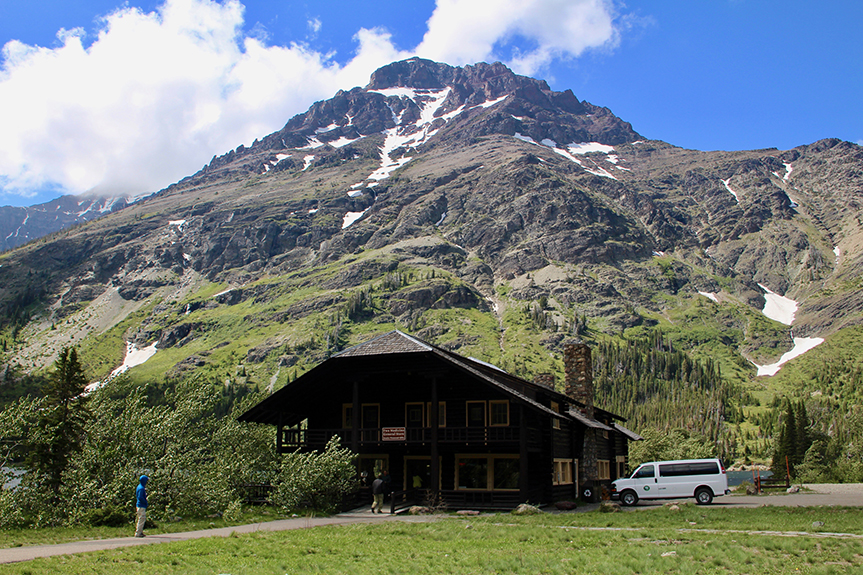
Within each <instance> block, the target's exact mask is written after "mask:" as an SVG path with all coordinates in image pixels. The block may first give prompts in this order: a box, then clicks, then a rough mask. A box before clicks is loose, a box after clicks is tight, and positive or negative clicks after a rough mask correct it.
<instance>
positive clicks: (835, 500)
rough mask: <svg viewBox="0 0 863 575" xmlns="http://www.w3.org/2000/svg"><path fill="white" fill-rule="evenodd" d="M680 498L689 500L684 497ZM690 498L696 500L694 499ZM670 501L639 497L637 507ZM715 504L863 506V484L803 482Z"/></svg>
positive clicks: (717, 499) (737, 505)
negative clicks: (792, 488) (794, 490)
mask: <svg viewBox="0 0 863 575" xmlns="http://www.w3.org/2000/svg"><path fill="white" fill-rule="evenodd" d="M681 501H687V500H686V499H681ZM688 501H694V500H692V499H690V500H688ZM666 503H667V501H639V502H638V507H655V506H659V505H665V504H666ZM713 505H714V506H716V507H761V506H762V505H777V506H785V507H815V506H819V505H829V506H848V507H863V484H861V483H830V484H827V483H820V484H812V485H808V484H807V485H804V486H803V489H802V490H801V491H800V492H799V493H785V491H784V490H776V489H772V490H771V494H769V495H768V494H765V495H730V496H727V497H717V498H715V499H714V500H713Z"/></svg>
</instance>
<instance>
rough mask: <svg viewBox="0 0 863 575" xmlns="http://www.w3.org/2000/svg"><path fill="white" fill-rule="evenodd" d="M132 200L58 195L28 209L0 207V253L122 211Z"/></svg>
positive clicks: (133, 199)
mask: <svg viewBox="0 0 863 575" xmlns="http://www.w3.org/2000/svg"><path fill="white" fill-rule="evenodd" d="M136 199H137V198H134V197H127V196H123V197H111V198H102V197H86V196H60V197H59V198H57V199H55V200H51V201H50V202H45V203H44V204H37V205H34V206H28V207H23V208H19V207H14V206H0V251H6V250H11V249H12V248H15V247H18V246H21V245H24V244H26V243H27V242H29V241H31V240H35V239H37V238H41V237H43V236H47V235H48V234H52V233H54V232H59V231H60V230H63V229H66V228H68V227H71V226H74V225H76V224H81V223H84V222H89V221H90V220H93V219H96V218H99V217H102V216H104V215H105V214H110V213H113V212H116V211H118V210H122V209H123V208H125V207H126V206H128V205H129V204H131V203H133V202H134V201H136Z"/></svg>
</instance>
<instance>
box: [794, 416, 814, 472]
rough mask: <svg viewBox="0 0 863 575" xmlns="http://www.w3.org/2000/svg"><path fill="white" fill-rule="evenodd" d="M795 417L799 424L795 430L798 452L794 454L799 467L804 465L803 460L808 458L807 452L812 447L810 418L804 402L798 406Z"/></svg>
mask: <svg viewBox="0 0 863 575" xmlns="http://www.w3.org/2000/svg"><path fill="white" fill-rule="evenodd" d="M794 417H795V421H796V423H797V427H796V429H795V443H796V445H795V448H796V450H795V453H794V463H795V464H796V465H799V464H801V463H803V460H804V459H805V458H806V452H807V451H808V450H809V446H811V445H812V438H811V435H810V433H809V425H810V424H809V417H808V416H807V414H806V404H805V403H804V402H803V400H800V403H799V404H798V405H797V410H796V413H795V416H794Z"/></svg>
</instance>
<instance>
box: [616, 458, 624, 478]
mask: <svg viewBox="0 0 863 575" xmlns="http://www.w3.org/2000/svg"><path fill="white" fill-rule="evenodd" d="M616 459H617V476H618V477H626V456H625V455H618V456H617V457H616Z"/></svg>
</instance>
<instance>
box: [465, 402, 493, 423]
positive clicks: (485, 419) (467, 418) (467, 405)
mask: <svg viewBox="0 0 863 575" xmlns="http://www.w3.org/2000/svg"><path fill="white" fill-rule="evenodd" d="M464 403H465V405H464V407H465V410H464V426H465V427H471V425H470V404H472V403H481V404H482V417H483V422H482V425H481V426H476V427H488V407H487V405H486V404H487V402H486V400H484V399H468V400H466V401H465V402H464Z"/></svg>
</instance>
